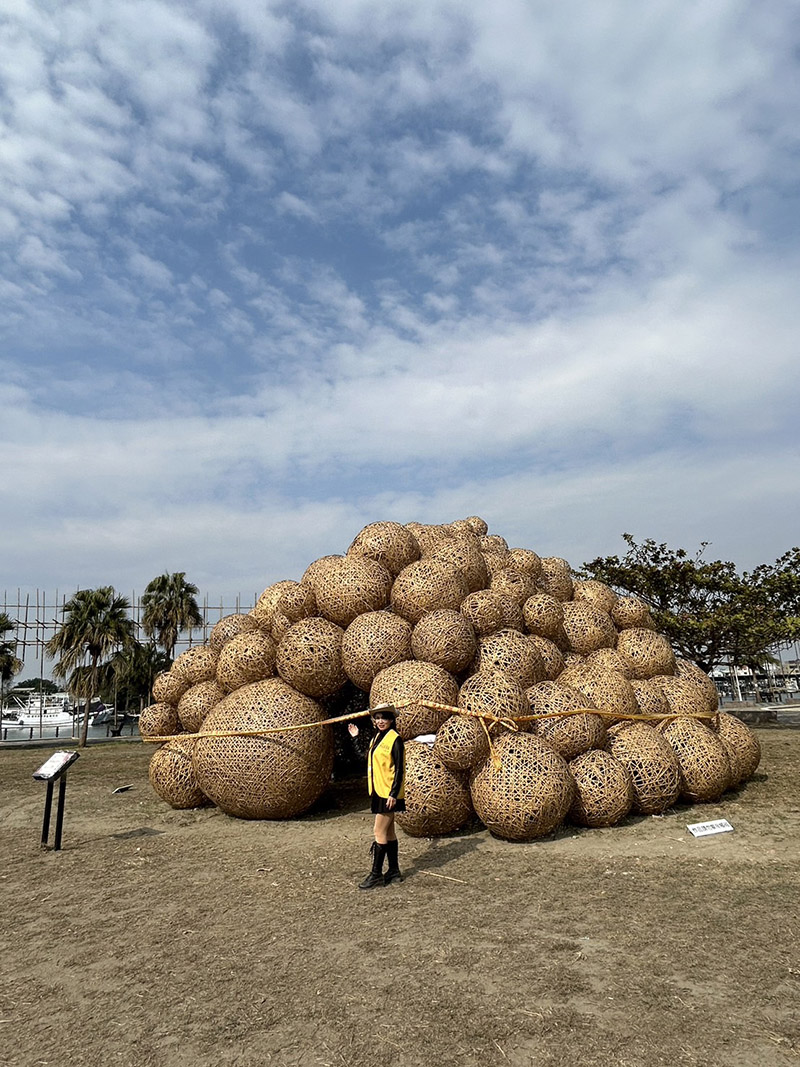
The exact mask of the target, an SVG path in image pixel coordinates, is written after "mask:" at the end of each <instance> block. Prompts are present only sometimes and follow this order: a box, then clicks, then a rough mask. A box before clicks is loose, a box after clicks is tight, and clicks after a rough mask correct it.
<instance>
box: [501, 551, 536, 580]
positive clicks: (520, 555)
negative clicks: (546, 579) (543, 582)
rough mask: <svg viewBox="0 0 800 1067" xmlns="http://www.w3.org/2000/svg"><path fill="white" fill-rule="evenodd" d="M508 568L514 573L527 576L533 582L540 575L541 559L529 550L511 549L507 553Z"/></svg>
mask: <svg viewBox="0 0 800 1067" xmlns="http://www.w3.org/2000/svg"><path fill="white" fill-rule="evenodd" d="M506 558H507V560H508V566H509V567H510V568H511V569H512V570H515V571H521V572H522V573H523V574H529V575H530V576H531V578H533V580H534V581H538V580H539V578H540V577H541V575H542V561H541V558H540V557H539V556H538V555H537V554H536V553H535V552H532V551H531V550H530V549H529V548H511V549H509V551H508V556H507V557H506Z"/></svg>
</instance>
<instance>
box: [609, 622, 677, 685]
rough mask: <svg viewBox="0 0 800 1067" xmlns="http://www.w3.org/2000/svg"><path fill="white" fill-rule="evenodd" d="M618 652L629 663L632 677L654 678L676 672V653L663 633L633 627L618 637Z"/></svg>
mask: <svg viewBox="0 0 800 1067" xmlns="http://www.w3.org/2000/svg"><path fill="white" fill-rule="evenodd" d="M617 652H619V654H620V656H622V658H623V660H624V661H625V662H626V663H627V664H628V668H629V670H630V672H631V677H632V678H654V677H655V675H657V674H674V673H675V666H676V664H675V653H674V652H673V651H672V646H671V645H670V643H669V641H668V640H667V639H666V637H664V635H663V634H658V633H655V631H653V630H641V629H637V628H635V627H632V628H631V629H629V630H622V631H621V632H620V634H619V637H618V638H617Z"/></svg>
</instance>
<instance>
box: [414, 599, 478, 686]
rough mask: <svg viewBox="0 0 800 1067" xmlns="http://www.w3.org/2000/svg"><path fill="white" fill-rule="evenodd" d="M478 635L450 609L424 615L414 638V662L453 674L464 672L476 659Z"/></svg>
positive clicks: (463, 618) (416, 627)
mask: <svg viewBox="0 0 800 1067" xmlns="http://www.w3.org/2000/svg"><path fill="white" fill-rule="evenodd" d="M477 647H478V642H477V640H476V638H475V631H474V630H473V629H472V626H471V625H470V623H469V622H468V621H467V619H466V618H465V617H464V615H462V614H461V612H460V611H453V610H452V609H450V608H443V609H441V610H440V611H429V612H428V613H427V614H426V615H423V616H422V618H421V619H420V620H419V622H418V623H417V625H416V626H415V627H414V630H413V633H412V634H411V650H412V652H413V654H414V658H415V659H418V660H424V661H426V662H427V663H435V664H436V665H437V667H444V669H445V670H446V671H449V672H450V673H451V674H459V673H460V672H461V671H463V670H465V669H466V668H467V667H468V666H469V664H470V663H471V662H472V660H473V659H474V657H475V652H476V651H477Z"/></svg>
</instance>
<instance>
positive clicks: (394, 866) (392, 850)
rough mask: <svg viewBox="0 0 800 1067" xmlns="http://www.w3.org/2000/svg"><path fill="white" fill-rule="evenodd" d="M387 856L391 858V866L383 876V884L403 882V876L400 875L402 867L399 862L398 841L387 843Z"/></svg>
mask: <svg viewBox="0 0 800 1067" xmlns="http://www.w3.org/2000/svg"><path fill="white" fill-rule="evenodd" d="M386 855H387V856H388V857H389V866H388V867H387V869H386V874H385V875H384V876H383V884H384V885H391V884H392V882H402V881H403V876H402V874H401V873H400V867H399V865H398V862H397V840H394V841H387V843H386Z"/></svg>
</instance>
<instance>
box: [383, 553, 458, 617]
mask: <svg viewBox="0 0 800 1067" xmlns="http://www.w3.org/2000/svg"><path fill="white" fill-rule="evenodd" d="M468 592H469V590H468V589H467V587H466V584H465V582H464V579H463V578H462V577H461V575H459V574H457V573H456V571H454V570H453V568H452V567H450V566H448V565H447V564H446V563H443V562H442V561H441V560H438V559H435V558H434V559H431V558H428V559H420V560H417V562H416V563H411V564H409V566H408V567H406V568H404V569H403V570H402V571H400V573H399V574H398V576H397V577H396V578H395V581H394V585H393V586H392V610H393V611H394V612H395V613H396V614H397V615H402V617H403V618H404V619H408V621H409V622H410V623H418V622H419V620H420V619H421V618H422V616H423V615H424V614H425V612H426V611H436V610H438V609H440V608H453V609H454V610H455V611H457V610H458V608H459V607H460V605H461V601H462V600H463V599H464V597H465V596H466V595H467V593H468Z"/></svg>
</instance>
